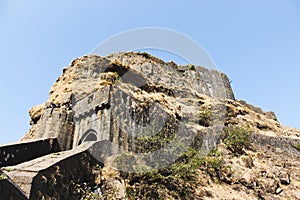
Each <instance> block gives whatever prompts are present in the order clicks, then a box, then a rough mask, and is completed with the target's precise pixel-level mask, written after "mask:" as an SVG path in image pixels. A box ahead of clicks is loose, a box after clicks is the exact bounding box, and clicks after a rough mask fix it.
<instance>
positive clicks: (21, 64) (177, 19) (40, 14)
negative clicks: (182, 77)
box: [0, 0, 300, 144]
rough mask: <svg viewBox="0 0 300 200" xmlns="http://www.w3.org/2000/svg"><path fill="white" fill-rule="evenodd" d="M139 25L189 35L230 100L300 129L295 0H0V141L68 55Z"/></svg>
mask: <svg viewBox="0 0 300 200" xmlns="http://www.w3.org/2000/svg"><path fill="white" fill-rule="evenodd" d="M142 27H162V28H168V29H173V30H177V31H179V32H182V33H184V34H186V35H188V36H190V37H192V38H193V39H195V40H196V41H197V42H198V43H199V44H201V45H202V46H203V47H204V48H205V49H206V50H207V51H208V53H209V54H210V56H211V57H212V58H213V60H214V62H215V63H216V65H217V68H218V69H219V70H220V71H223V72H225V73H226V74H227V75H228V76H229V77H230V79H231V80H232V86H233V89H234V91H235V95H236V98H238V99H245V100H247V101H248V102H249V103H251V104H254V105H256V106H259V107H262V108H263V109H264V110H266V111H268V110H272V111H275V112H276V114H277V116H278V118H279V120H280V121H281V122H282V123H283V124H285V125H289V126H292V127H298V128H300V106H299V98H300V91H299V85H300V84H299V83H300V78H299V74H300V1H298V0H263V1H262V0H251V1H250V0H248V1H246V0H245V1H241V0H218V1H217V0H207V1H202V0H190V1H176V0H174V1H167V0H151V1H149V0H145V1H137V0H118V1H117V0H109V1H108V0H107V1H99V0H89V1H87V0H65V1H57V0H43V1H38V0H35V1H34V0H27V1H22V0H1V1H0V30H1V32H0V66H1V79H0V91H1V93H0V94H1V104H0V112H1V116H0V119H1V120H0V123H1V128H0V144H1V143H7V142H13V141H17V140H19V138H20V137H22V136H23V135H24V134H25V133H26V131H27V130H28V128H29V115H28V110H29V109H30V108H31V107H32V106H34V105H37V104H41V103H43V102H44V101H45V100H46V99H47V98H48V91H49V90H50V88H51V86H52V85H53V83H54V82H55V80H56V78H57V77H58V76H59V75H61V73H62V68H63V67H64V66H68V65H69V63H70V62H71V61H72V59H74V58H76V57H80V56H82V55H86V54H88V53H89V52H91V50H93V49H94V48H95V47H96V46H97V45H98V44H99V43H100V42H102V41H104V40H105V39H107V38H108V37H110V36H112V35H114V34H117V33H119V32H121V31H126V30H128V29H133V28H142Z"/></svg>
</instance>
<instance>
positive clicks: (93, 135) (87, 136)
mask: <svg viewBox="0 0 300 200" xmlns="http://www.w3.org/2000/svg"><path fill="white" fill-rule="evenodd" d="M97 135H98V134H97V132H96V131H95V130H94V129H89V130H87V131H86V132H85V133H84V134H83V135H82V136H81V138H80V140H79V142H78V145H80V144H82V143H83V142H88V141H97V140H98V136H97Z"/></svg>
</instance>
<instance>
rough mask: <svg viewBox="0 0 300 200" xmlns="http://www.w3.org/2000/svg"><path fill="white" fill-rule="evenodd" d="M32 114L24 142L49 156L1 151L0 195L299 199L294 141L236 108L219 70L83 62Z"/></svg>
mask: <svg viewBox="0 0 300 200" xmlns="http://www.w3.org/2000/svg"><path fill="white" fill-rule="evenodd" d="M29 114H30V117H31V121H30V124H31V128H30V130H29V131H28V132H27V133H26V134H25V135H24V137H23V138H22V142H23V143H26V142H27V143H28V142H29V143H30V142H32V141H36V140H40V139H44V140H47V139H49V138H50V139H51V145H50V146H51V150H49V152H45V153H42V154H41V155H36V156H33V155H30V156H31V157H30V156H28V155H26V156H28V158H27V159H26V156H25V157H23V158H24V159H23V160H22V161H21V159H15V158H11V157H12V156H11V154H8V153H7V152H8V151H7V148H8V147H5V146H3V147H1V148H2V149H1V148H0V151H1V152H4V153H3V158H2V160H1V166H3V167H5V168H2V170H3V173H2V174H1V176H3V177H6V178H5V181H4V182H3V181H2V185H1V182H0V186H1V187H0V190H2V189H3V188H5V187H9V188H13V189H10V190H11V191H14V190H18V191H20V192H21V193H22V194H20V195H21V196H22V195H23V196H24V198H25V199H26V198H27V199H28V198H29V199H36V198H42V197H43V198H45V199H50V198H51V197H53V198H56V199H59V198H68V199H109V198H112V199H116V198H119V199H300V192H299V191H300V163H299V157H300V131H299V130H297V129H294V128H290V127H286V126H284V125H282V124H281V123H280V122H279V121H278V119H277V117H276V115H275V113H274V112H271V111H268V112H266V111H264V110H263V109H261V108H258V107H255V106H253V105H250V104H248V103H247V102H246V101H243V100H237V99H235V97H234V94H233V90H232V88H231V85H230V81H229V78H228V77H227V75H226V74H224V73H222V72H219V71H216V70H211V69H206V68H205V67H201V66H194V65H192V64H189V65H185V66H181V65H177V64H176V63H174V62H172V61H170V62H165V61H163V60H161V59H159V58H156V57H154V56H151V55H150V54H148V53H133V52H126V53H116V54H111V55H109V56H106V57H101V56H98V55H87V56H83V57H80V58H77V59H75V60H73V61H72V62H71V63H70V65H69V66H68V67H66V68H63V72H62V75H61V76H60V77H58V79H57V80H56V82H55V83H54V85H53V86H52V88H51V89H50V91H49V98H48V100H47V101H46V102H44V103H43V104H41V105H37V106H35V107H33V108H32V109H30V111H29ZM52 139H53V141H54V142H53V141H52ZM97 141H99V142H97ZM22 142H21V143H22ZM54 143H55V145H56V146H55V148H54V147H53V144H54ZM30 144H31V143H30ZM18 145H19V144H16V146H14V147H13V148H12V147H10V148H12V149H14V150H15V149H17V148H19V146H18ZM26 148H27V147H26ZM28 148H30V147H28ZM95 149H97V150H95ZM161 149H163V151H161ZM1 152H0V153H1ZM7 155H10V156H8V157H7ZM13 155H14V157H15V155H17V154H16V153H14V154H13ZM75 155H76V156H78V158H77V157H76V156H75ZM95 155H96V156H95ZM16 157H17V156H16ZM83 157H84V159H83ZM5 158H7V159H6V160H5ZM81 160H84V163H83V162H79V161H81ZM46 161H47V162H46ZM37 163H38V164H37ZM70 163H73V164H74V166H72V164H70ZM41 166H42V167H41ZM76 168H78V170H76ZM9 169H13V170H9ZM79 169H81V170H79ZM74 170H75V171H74ZM28 171H30V172H31V173H30V174H28V173H25V172H28ZM83 171H84V172H83ZM22 173H25V175H24V174H22ZM20 174H22V175H20ZM24 177H25V178H24ZM79 177H80V178H79ZM40 180H43V181H42V182H41V181H40ZM54 180H55V181H54ZM53 181H54V183H53ZM8 185H9V186H8ZM10 185H13V186H10ZM49 185H50V186H51V187H50V186H49ZM49 188H50V189H49ZM11 195H12V194H11ZM11 197H13V196H11ZM2 198H3V199H5V198H4V197H2V196H1V195H0V199H2Z"/></svg>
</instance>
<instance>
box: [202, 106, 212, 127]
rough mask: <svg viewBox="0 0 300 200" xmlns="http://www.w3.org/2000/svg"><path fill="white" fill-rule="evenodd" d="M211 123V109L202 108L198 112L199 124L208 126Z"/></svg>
mask: <svg viewBox="0 0 300 200" xmlns="http://www.w3.org/2000/svg"><path fill="white" fill-rule="evenodd" d="M210 124H211V110H202V111H201V112H200V113H199V125H201V126H204V127H209V126H210Z"/></svg>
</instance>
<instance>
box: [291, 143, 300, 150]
mask: <svg viewBox="0 0 300 200" xmlns="http://www.w3.org/2000/svg"><path fill="white" fill-rule="evenodd" d="M293 147H294V148H295V149H297V150H298V151H300V143H297V144H293Z"/></svg>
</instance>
